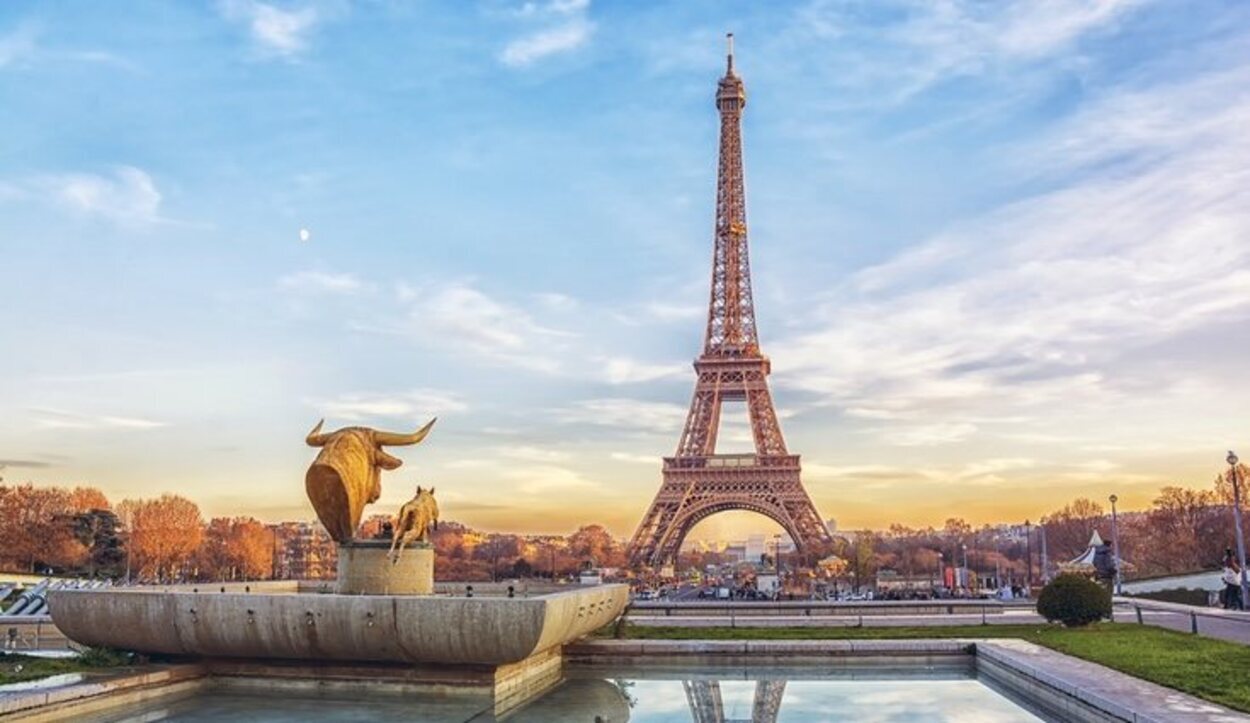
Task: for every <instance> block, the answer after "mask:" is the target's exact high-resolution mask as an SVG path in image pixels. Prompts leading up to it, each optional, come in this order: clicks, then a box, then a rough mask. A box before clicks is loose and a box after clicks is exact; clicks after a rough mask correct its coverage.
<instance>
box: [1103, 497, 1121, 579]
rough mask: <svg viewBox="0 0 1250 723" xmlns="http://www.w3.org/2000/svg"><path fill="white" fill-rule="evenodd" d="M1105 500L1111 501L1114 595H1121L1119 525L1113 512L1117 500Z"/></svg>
mask: <svg viewBox="0 0 1250 723" xmlns="http://www.w3.org/2000/svg"><path fill="white" fill-rule="evenodd" d="M1107 499H1109V500H1111V554H1112V555H1113V556H1114V557H1115V594H1116V595H1123V594H1124V587H1123V585H1122V584H1121V580H1122V578H1121V576H1120V525H1119V522H1118V518H1117V517H1116V512H1115V503H1116V502H1117V501H1118V500H1119V498H1118V497H1116V496H1115V495H1111V496H1110V497H1109V498H1107Z"/></svg>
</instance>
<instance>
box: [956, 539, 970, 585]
mask: <svg viewBox="0 0 1250 723" xmlns="http://www.w3.org/2000/svg"><path fill="white" fill-rule="evenodd" d="M959 549H961V550H963V553H964V571H963V577H964V579H963V585H964V588H965V589H968V590H969V591H971V588H970V586H971V584H972V579H971V578H970V577H969V576H968V543H966V542H961V543H959Z"/></svg>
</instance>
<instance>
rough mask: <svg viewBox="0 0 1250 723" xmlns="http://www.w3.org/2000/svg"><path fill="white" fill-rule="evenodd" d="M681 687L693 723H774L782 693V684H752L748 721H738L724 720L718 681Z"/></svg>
mask: <svg viewBox="0 0 1250 723" xmlns="http://www.w3.org/2000/svg"><path fill="white" fill-rule="evenodd" d="M682 687H683V688H685V690H686V704H687V705H689V706H690V717H691V719H692V720H693V721H694V723H777V713H779V712H780V711H781V699H782V697H783V696H784V695H785V693H786V681H784V680H759V681H756V683H755V698H754V699H753V700H752V703H751V717H750V719H741V718H726V717H725V704H724V702H723V701H722V699H721V694H720V681H716V680H685V681H682Z"/></svg>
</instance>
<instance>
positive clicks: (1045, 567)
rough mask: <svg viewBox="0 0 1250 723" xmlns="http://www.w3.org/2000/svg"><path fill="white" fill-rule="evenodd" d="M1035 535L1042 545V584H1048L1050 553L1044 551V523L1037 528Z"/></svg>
mask: <svg viewBox="0 0 1250 723" xmlns="http://www.w3.org/2000/svg"><path fill="white" fill-rule="evenodd" d="M1037 535H1038V537H1039V538H1040V539H1039V541H1040V542H1041V543H1042V584H1043V585H1045V584H1046V583H1048V582H1050V553H1049V552H1047V550H1046V523H1045V522H1042V524H1040V525H1038V526H1037Z"/></svg>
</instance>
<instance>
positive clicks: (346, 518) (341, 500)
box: [304, 419, 437, 542]
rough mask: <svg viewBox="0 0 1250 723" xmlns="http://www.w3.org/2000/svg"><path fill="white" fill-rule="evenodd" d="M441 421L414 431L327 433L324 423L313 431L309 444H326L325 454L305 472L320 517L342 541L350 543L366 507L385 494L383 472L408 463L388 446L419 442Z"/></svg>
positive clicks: (353, 429)
mask: <svg viewBox="0 0 1250 723" xmlns="http://www.w3.org/2000/svg"><path fill="white" fill-rule="evenodd" d="M435 421H437V420H436V419H431V420H430V423H429V424H427V425H425V426H424V427H422V428H421V429H418V430H417V431H415V432H413V433H411V434H395V433H393V432H380V431H378V430H376V429H369V428H367V427H344V428H342V429H339V430H336V431H334V432H324V433H323V432H322V431H321V425H322V424H324V422H325V420H322V421H320V422H317V426H316V427H313V430H312V431H311V432H309V433H308V439H307V440H306V441H307V442H308V446H310V447H321V453H320V454H318V455H317V459H316V460H315V461H314V462H313V463H312V466H310V467H309V468H308V473H307V474H305V475H304V489H305V490H306V491H307V492H308V499H309V500H310V501H311V502H312V506H313V509H314V510H316V511H317V518H318V519H320V520H321V524H322V526H324V527H325V528H326V532H329V533H330V537H332V538H334V540H335V541H336V542H349V541H350V540H351V539H352V538H353V537H354V536H355V534H356V528H357V527H360V515H361V513H362V512H364V509H365V505H367V504H369V503H371V502H376V501H377V499H378V497H380V496H381V495H382V470H384V469H388V470H389V469H396V468H398V467H399V466H400V465H401V464H403V463H404V461H403V460H402V459H399V458H397V457H392V456H391V455H389V454H387V453H386V452H384V451H383V450H382V448H383V447H396V446H405V445H412V444H419V443H420V442H421V440H423V439H425V437H426V435H428V434H429V433H430V428H431V427H433V426H434V422H435Z"/></svg>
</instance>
